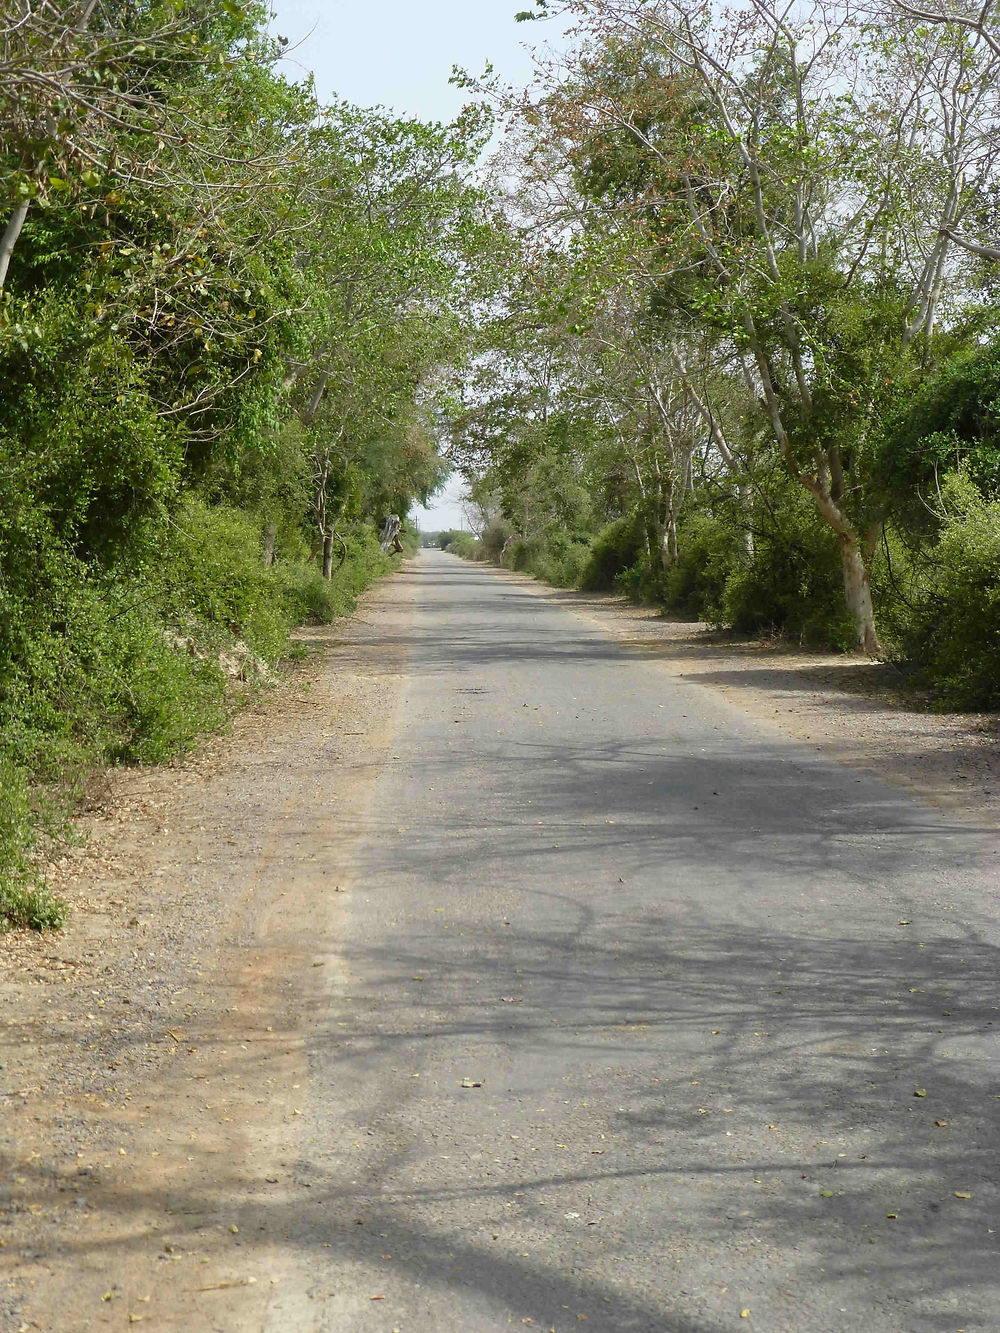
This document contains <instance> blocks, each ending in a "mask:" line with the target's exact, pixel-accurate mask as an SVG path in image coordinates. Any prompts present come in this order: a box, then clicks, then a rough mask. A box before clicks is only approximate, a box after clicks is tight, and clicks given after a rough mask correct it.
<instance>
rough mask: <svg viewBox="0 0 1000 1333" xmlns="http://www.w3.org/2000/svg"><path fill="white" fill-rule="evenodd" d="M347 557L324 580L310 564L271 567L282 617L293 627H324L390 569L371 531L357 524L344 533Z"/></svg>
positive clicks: (294, 562) (297, 563)
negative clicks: (281, 607) (283, 614)
mask: <svg viewBox="0 0 1000 1333" xmlns="http://www.w3.org/2000/svg"><path fill="white" fill-rule="evenodd" d="M344 540H345V543H346V545H347V554H346V556H345V557H344V560H343V561H342V563H341V564H339V565H337V566H335V568H334V571H333V577H332V578H329V579H325V578H324V577H323V574H322V571H321V570H320V569H319V567H318V566H317V565H316V564H315V563H314V562H307V561H305V560H296V561H291V562H288V563H282V564H278V565H276V566H275V567H274V571H275V577H276V578H277V580H278V583H279V586H280V588H281V594H282V600H283V603H284V606H285V610H286V614H287V615H288V618H289V620H290V622H291V623H293V624H296V625H302V624H313V625H325V624H328V623H329V622H330V621H331V620H336V618H337V617H338V616H342V615H347V614H348V613H349V612H351V611H353V609H354V607H355V606H356V605H357V599H358V597H359V595H360V594H361V593H362V592H364V590H365V589H366V588H367V587H369V585H370V584H371V583H372V582H374V580H375V579H377V578H379V577H380V576H381V575H382V574H386V573H388V571H389V570H390V569H391V568H392V559H391V557H390V556H388V555H386V554H385V552H384V551H383V550H382V549H381V547H380V546H379V543H378V538H377V537H376V536H375V533H374V530H373V529H372V528H370V527H368V526H365V525H361V524H358V525H357V526H356V527H350V528H345V529H344Z"/></svg>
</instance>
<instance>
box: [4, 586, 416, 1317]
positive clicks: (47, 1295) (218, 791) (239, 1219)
mask: <svg viewBox="0 0 1000 1333" xmlns="http://www.w3.org/2000/svg"><path fill="white" fill-rule="evenodd" d="M408 616H409V593H408V587H407V580H406V575H405V570H404V571H403V572H401V573H399V574H397V575H396V576H395V577H392V578H389V579H387V580H384V581H383V582H382V583H380V584H379V585H378V586H377V587H376V588H375V589H373V590H372V591H371V592H370V593H369V594H368V596H367V597H366V598H365V599H364V601H363V603H362V606H361V608H360V610H359V612H358V613H357V614H356V615H355V616H353V617H351V618H350V619H349V620H348V621H343V622H338V623H337V624H335V625H332V626H328V627H323V628H322V629H316V630H309V631H306V632H304V633H303V634H302V635H301V636H300V637H301V638H302V639H303V640H304V641H305V642H306V643H307V644H309V645H311V646H312V647H313V649H314V650H315V651H314V653H313V654H312V655H310V657H309V658H308V659H307V660H306V661H304V662H300V663H298V664H294V665H292V666H290V667H289V669H288V670H287V671H286V672H285V673H284V675H283V678H282V679H281V681H280V683H279V684H278V685H277V687H276V688H274V689H273V690H272V691H270V692H269V693H268V694H267V695H266V696H264V697H263V698H260V699H258V700H256V701H255V702H253V703H251V704H249V705H248V706H247V707H246V708H244V709H243V710H242V711H241V712H240V713H239V714H238V715H237V717H236V718H235V720H234V722H233V724H232V726H231V728H230V730H229V732H228V733H227V734H225V735H223V736H220V737H214V738H211V739H209V740H206V741H205V742H204V743H203V744H202V745H201V746H200V747H199V748H198V750H197V751H196V752H195V753H194V754H193V755H190V756H188V757H186V758H184V759H182V760H179V761H177V762H175V763H172V764H169V765H166V766H162V767H157V768H145V769H144V768H136V769H129V770H119V771H117V772H115V773H114V774H112V776H111V778H110V780H109V785H108V789H107V791H106V792H105V793H104V796H103V798H102V800H101V804H100V808H99V809H98V810H96V811H93V812H92V813H91V814H90V815H89V816H87V817H86V818H84V819H83V820H81V821H80V823H81V833H82V834H83V835H84V836H85V838H86V842H85V844H84V845H82V846H80V847H78V848H76V849H71V850H69V851H67V852H66V854H65V855H63V856H62V857H61V858H60V860H59V862H58V864H57V865H55V866H54V867H53V873H52V880H53V887H54V888H55V889H56V891H57V892H59V893H60V894H61V895H62V896H64V897H66V898H67V899H68V900H69V901H70V903H71V906H72V909H73V912H72V916H71V919H70V923H69V926H68V927H67V929H66V930H64V931H62V932H59V933H55V934H48V935H42V936H39V935H35V934H30V933H11V934H8V935H6V936H3V937H0V1125H2V1128H0V1157H2V1170H0V1329H2V1330H3V1333H9V1331H15V1330H28V1329H43V1330H46V1333H76V1330H80V1331H81V1333H83V1330H89V1329H93V1328H99V1327H109V1328H118V1327H128V1326H130V1325H131V1324H135V1323H139V1322H144V1323H145V1324H146V1325H147V1326H148V1327H156V1328H160V1329H165V1328H177V1329H192V1328H206V1329H207V1328H214V1327H216V1323H215V1316H214V1313H213V1312H214V1311H216V1310H224V1311H225V1318H226V1327H227V1328H230V1329H232V1328H236V1327H238V1328H241V1329H243V1328H247V1329H249V1328H253V1327H257V1326H259V1320H260V1318H261V1311H262V1310H263V1309H264V1308H266V1306H267V1304H268V1303H269V1302H271V1301H272V1300H273V1299H275V1294H276V1292H280V1291H281V1290H282V1288H283V1285H284V1284H285V1283H286V1278H287V1271H286V1264H285V1260H284V1255H283V1250H282V1245H281V1240H282V1237H281V1234H280V1231H281V1226H280V1214H281V1209H282V1208H283V1207H291V1206H292V1200H293V1199H294V1197H295V1196H296V1193H297V1190H298V1188H299V1183H298V1182H297V1180H296V1163H297V1159H298V1151H297V1147H296V1143H297V1135H298V1132H299V1131H298V1125H297V1123H296V1121H297V1119H298V1116H297V1107H296V1105H295V1103H296V1101H298V1100H300V1099H301V1097H302V1093H301V1092H300V1091H299V1089H300V1088H301V1087H302V1085H303V1084H304V1082H305V1081H306V1078H307V1075H308V1070H307V1067H306V1054H305V1043H306V1038H307V1036H308V1033H309V1029H310V1019H311V1015H312V1013H314V1012H315V1010H316V1001H317V999H318V996H319V995H320V994H322V993H323V992H324V991H325V990H326V989H328V988H329V986H330V985H331V984H334V983H335V979H336V974H337V958H336V940H337V935H338V921H339V914H340V913H341V912H342V910H343V906H342V904H343V902H344V900H345V899H346V897H347V896H348V895H349V893H350V888H351V848H352V846H353V844H354V842H355V840H356V838H357V837H358V836H359V835H360V834H361V833H362V832H363V830H364V827H365V817H366V810H367V803H368V800H369V797H370V792H371V786H372V783H373V781H374V777H375V775H376V774H377V773H378V772H379V771H380V770H381V768H382V766H383V765H384V764H385V763H386V762H389V759H390V756H389V752H388V747H389V743H390V741H391V736H392V732H393V718H394V714H395V709H396V703H397V698H398V694H399V689H400V685H401V682H402V679H403V670H404V659H405V651H406V649H405V643H406V624H407V621H408ZM264 1211H266V1212H267V1213H268V1215H269V1216H272V1217H274V1218H275V1219H276V1221H275V1224H274V1226H269V1227H267V1228H266V1229H265V1230H264V1232H263V1233H262V1231H261V1229H260V1223H259V1222H258V1220H257V1218H258V1215H263V1212H264ZM249 1218H252V1221H249V1220H248V1219H249ZM251 1226H252V1228H253V1234H252V1235H249V1234H248V1228H249V1227H251Z"/></svg>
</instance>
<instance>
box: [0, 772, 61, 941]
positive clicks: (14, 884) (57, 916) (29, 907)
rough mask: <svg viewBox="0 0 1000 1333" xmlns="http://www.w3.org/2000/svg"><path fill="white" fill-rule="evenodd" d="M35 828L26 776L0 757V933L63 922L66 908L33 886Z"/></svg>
mask: <svg viewBox="0 0 1000 1333" xmlns="http://www.w3.org/2000/svg"><path fill="white" fill-rule="evenodd" d="M35 824H36V820H35V817H34V812H33V810H32V806H31V792H30V784H29V781H28V775H27V774H26V773H25V772H24V770H23V769H19V768H18V767H17V766H16V765H15V764H14V763H12V762H11V760H10V759H9V758H7V757H5V756H3V755H2V754H0V932H2V931H4V930H9V929H10V928H11V927H20V928H23V929H31V930H47V929H52V928H56V927H58V926H61V925H62V924H63V922H64V920H65V919H66V904H65V903H64V902H62V900H61V899H59V898H55V897H54V896H53V895H52V894H51V893H49V892H48V891H47V890H46V889H45V888H44V887H41V886H39V885H38V884H36V883H35V882H34V877H33V875H32V871H31V865H30V861H29V852H30V850H31V847H32V845H33V843H34V840H35Z"/></svg>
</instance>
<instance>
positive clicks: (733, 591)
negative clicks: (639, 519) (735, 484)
mask: <svg viewBox="0 0 1000 1333" xmlns="http://www.w3.org/2000/svg"><path fill="white" fill-rule="evenodd" d="M747 519H749V525H748V524H747ZM663 591H664V600H665V602H666V604H667V605H668V606H670V607H672V608H674V609H676V610H679V611H681V612H683V613H684V614H685V615H691V616H697V617H699V618H700V619H704V620H707V621H709V622H710V623H711V624H714V625H718V626H720V627H724V628H728V629H734V630H737V631H739V632H741V633H753V632H756V631H760V630H767V631H781V632H783V633H785V634H788V635H791V636H793V637H795V638H797V639H799V640H801V641H803V642H806V643H811V644H815V645H816V646H821V647H827V648H840V649H847V648H849V647H851V646H852V642H853V640H852V632H853V631H852V624H851V621H850V618H849V617H848V615H847V612H846V609H845V607H844V599H843V585H842V574H841V566H840V556H839V552H838V550H837V545H836V542H835V541H834V540H833V537H832V535H831V534H830V533H829V531H828V530H827V529H826V528H825V527H824V526H823V525H822V524H821V523H820V522H819V520H818V519H817V517H816V515H815V513H814V512H813V510H812V507H811V506H810V505H809V504H808V502H807V501H806V499H805V497H804V496H802V495H801V493H800V492H799V490H798V488H796V487H794V486H792V485H791V483H790V482H787V481H781V482H777V483H776V482H775V479H773V478H772V480H771V483H770V484H769V486H768V488H767V491H766V492H765V493H764V494H763V496H762V498H761V499H759V500H758V502H757V503H756V504H755V505H753V506H752V507H751V508H750V510H749V513H747V511H746V510H745V509H743V508H742V506H740V505H738V504H737V503H736V502H735V501H734V500H732V499H727V500H725V501H723V502H722V503H721V504H719V505H718V506H717V508H716V510H715V511H714V512H713V511H712V510H709V509H702V510H696V511H693V512H692V513H690V514H689V515H688V516H687V518H686V519H685V520H684V522H683V523H682V525H681V530H680V535H679V541H678V559H677V561H676V563H675V564H674V565H673V566H672V567H671V568H670V569H669V570H667V572H666V574H665V576H664V583H663Z"/></svg>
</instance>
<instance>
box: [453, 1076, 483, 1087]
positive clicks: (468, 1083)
mask: <svg viewBox="0 0 1000 1333" xmlns="http://www.w3.org/2000/svg"><path fill="white" fill-rule="evenodd" d="M458 1086H459V1087H460V1088H481V1087H482V1086H483V1085H482V1083H481V1081H480V1080H479V1079H477V1078H463V1079H462V1081H461V1083H460V1084H459V1085H458Z"/></svg>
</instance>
